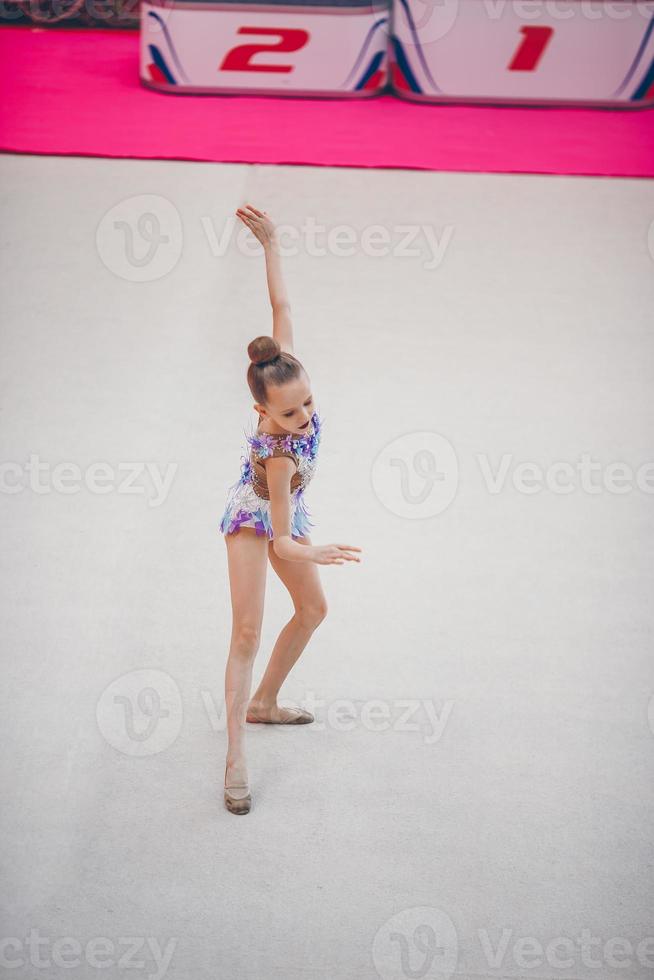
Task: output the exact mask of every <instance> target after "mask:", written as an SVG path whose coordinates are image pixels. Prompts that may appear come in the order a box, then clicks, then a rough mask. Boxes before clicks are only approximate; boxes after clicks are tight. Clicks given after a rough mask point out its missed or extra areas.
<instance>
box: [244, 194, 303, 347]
mask: <svg viewBox="0 0 654 980" xmlns="http://www.w3.org/2000/svg"><path fill="white" fill-rule="evenodd" d="M236 214H237V215H238V217H239V218H240V219H241V221H242V222H243V224H244V225H247V227H248V228H249V229H250V231H251V232H252V233H253V234H254V235H255V236H256V237H257V238H258V239H259V241H260V242H261V244H262V245H263V250H264V254H265V256H266V277H267V280H268V293H269V295H270V305H271V306H272V312H273V337H274V339H275V340H276V341H277V342H278V344H279V346H280V347H281V349H282V350H283V351H288V353H289V354H292V353H293V324H292V322H291V304H290V302H289V299H288V294H287V292H286V286H285V284H284V279H283V276H282V267H281V261H280V255H279V250H278V241H277V233H276V229H275V225H274V223H273V221H272V219H271V218H270V217H269V215H268V212H267V211H259V210H258V209H257V208H255V207H253V206H252V205H251V204H246V205H245V207H244V208H237V209H236Z"/></svg>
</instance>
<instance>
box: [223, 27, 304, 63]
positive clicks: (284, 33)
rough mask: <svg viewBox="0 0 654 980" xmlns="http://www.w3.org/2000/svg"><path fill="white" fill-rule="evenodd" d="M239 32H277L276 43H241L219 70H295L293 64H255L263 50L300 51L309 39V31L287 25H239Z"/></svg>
mask: <svg viewBox="0 0 654 980" xmlns="http://www.w3.org/2000/svg"><path fill="white" fill-rule="evenodd" d="M238 33H239V34H275V35H276V36H277V37H278V38H279V41H278V42H277V43H276V44H240V45H239V46H238V47H237V48H232V49H231V51H228V52H227V54H226V55H225V57H224V59H223V63H222V65H220V66H219V67H218V71H293V67H294V66H293V65H253V64H252V62H251V61H250V59H251V58H253V57H254V55H255V54H259V53H260V52H261V51H299V50H300V48H303V47H304V45H305V44H306V43H307V41H308V40H309V32H308V31H302V30H297V29H295V28H290V27H289V28H286V27H239V29H238Z"/></svg>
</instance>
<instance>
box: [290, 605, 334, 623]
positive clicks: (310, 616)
mask: <svg viewBox="0 0 654 980" xmlns="http://www.w3.org/2000/svg"><path fill="white" fill-rule="evenodd" d="M326 615H327V603H326V602H320V603H318V604H317V605H311V606H300V608H299V609H298V610H296V616H297V618H298V619H299V621H300V622H301V623H302V625H303V626H304V627H306V629H314V630H315V629H316V627H317V626H320V624H321V623H322V621H323V619H324V618H325V616H326Z"/></svg>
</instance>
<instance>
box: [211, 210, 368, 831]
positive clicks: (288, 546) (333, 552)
mask: <svg viewBox="0 0 654 980" xmlns="http://www.w3.org/2000/svg"><path fill="white" fill-rule="evenodd" d="M236 214H237V215H238V217H239V218H240V220H241V221H242V222H243V224H244V225H246V226H247V227H248V228H249V229H250V230H251V231H252V232H253V234H254V235H255V236H256V237H257V238H258V240H259V241H260V242H261V244H262V245H263V248H264V254H265V258H266V275H267V281H268V292H269V295H270V303H271V306H272V323H273V335H272V337H270V336H260V337H256V338H255V339H254V340H253V341H252V342H251V343H250V344H249V345H248V355H249V357H250V366H249V367H248V370H247V383H248V386H249V388H250V391H251V393H252V397H253V398H254V399H255V404H254V409H255V411H256V412H257V413H258V416H259V418H258V424H257V430H256V432H254V433H252V434H251V435H249V436H247V444H248V445H247V449H246V455H244V456H243V457H242V466H241V476H240V479H239V480H238V481H237V482H236V483H235V484H233V486H232V487H231V488H230V493H229V496H228V499H227V504H226V507H225V511H224V514H223V517H222V520H221V523H220V530H221V531H222V533H223V534H224V536H225V543H226V545H227V564H228V570H229V585H230V594H231V603H232V634H231V641H230V647H229V656H228V659H227V667H226V669H225V704H226V708H227V760H226V766H225V789H224V797H225V806H226V807H227V809H228V810H229V811H230V812H231V813H248V812H249V810H250V806H251V803H252V796H251V793H250V789H249V783H248V772H247V764H246V757H245V722H246V721H248V722H255V723H265V724H273V725H303V724H307V723H309V722H312V721H313V720H314V718H313V715H312V714H310V713H309V712H308V711H304V710H303V709H302V708H283V707H280V706H279V705H278V704H277V696H278V694H279V690H280V688H281V686H282V684H283V682H284V680H285V678H286V677H287V675H288V673H289V671H290V670H291V668H292V667H293V665H294V664H295V663H296V661H297V660H298V658H299V656H300V654H301V653H302V651H303V650H304V648H305V647H306V645H307V643H308V642H309V639H310V638H311V635H312V633H313V632H314V630H315V629H316V627H317V626H318V624H319V623H321V622H322V620H323V619H324V618H325V615H326V613H327V602H326V599H325V595H324V592H323V590H322V585H321V583H320V577H319V575H318V569H317V567H316V565H343V564H344V563H345V562H346V561H360V560H361V559H360V557H359V556H358V555H356V554H354V552H360V551H361V548H358V547H356V546H355V545H348V544H323V545H314V544H312V543H311V538H310V536H309V533H308V532H309V527H310V526H313V525H312V522H311V521H310V520H309V512H308V510H307V508H306V505H305V503H304V490H305V488H306V487H307V485H308V483H309V481H310V480H311V479H312V477H313V474H314V471H315V468H316V461H317V451H318V445H319V443H320V436H321V428H322V421H321V419H320V416H319V414H318V412H317V410H316V407H315V404H314V396H313V392H312V390H311V382H310V380H309V376H308V375H307V373H306V371H305V369H304V368H303V366H302V364H301V363H300V361H298V360H297V358H296V357H295V356H294V354H293V327H292V323H291V316H290V306H289V301H288V296H287V294H286V289H285V286H284V282H283V279H282V273H281V266H280V256H279V251H278V240H277V234H276V230H275V226H274V224H273V222H272V220H271V218H270V217H269V215H268V213H267V212H266V211H263V212H262V211H259V210H257V208H254V207H252V205H251V204H246V206H245V207H244V208H238V209H237V210H236ZM268 560H270V564H271V565H272V567H273V568H274V570H275V572H276V573H277V575H278V576H279V578H280V579H281V581H282V582H283V583H284V585H285V586H286V588H287V589H288V592H289V594H290V597H291V600H292V602H293V606H294V609H295V612H294V615H293V616H292V618H291V619H290V621H289V622H288V623H287V624H286V626H285V627H284V628H283V629H282V631H281V633H280V634H279V637H278V638H277V642H276V643H275V646H274V647H273V650H272V653H271V656H270V661H269V662H268V666H267V667H266V670H265V673H264V675H263V677H262V678H261V682H260V684H259V686H258V688H257V690H256V691H255V693H254V695H253V696H252V698H250V686H251V681H252V667H253V664H254V658H255V656H256V653H257V650H258V648H259V641H260V634H261V624H262V620H263V604H264V593H265V585H266V570H267V563H268Z"/></svg>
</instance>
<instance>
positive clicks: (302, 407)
mask: <svg viewBox="0 0 654 980" xmlns="http://www.w3.org/2000/svg"><path fill="white" fill-rule="evenodd" d="M255 408H256V409H257V411H259V412H260V413H261V414H262V415H263V416H265V417H266V418H268V419H270V420H271V421H272V422H273V423H274V425H276V426H279V428H280V429H284V430H285V431H286V432H293V433H297V434H298V435H302V434H303V433H305V432H306V431H307V429H308V428H309V424H310V422H311V416H312V415H313V413H314V405H313V395H312V394H311V385H310V383H309V379H308V377H307V376H306V374H301V375H300V377H299V378H296V379H295V380H294V381H288V382H287V383H286V384H285V385H282V386H281V387H272V386H270V387H269V388H268V403H267V405H255Z"/></svg>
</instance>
